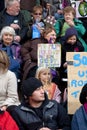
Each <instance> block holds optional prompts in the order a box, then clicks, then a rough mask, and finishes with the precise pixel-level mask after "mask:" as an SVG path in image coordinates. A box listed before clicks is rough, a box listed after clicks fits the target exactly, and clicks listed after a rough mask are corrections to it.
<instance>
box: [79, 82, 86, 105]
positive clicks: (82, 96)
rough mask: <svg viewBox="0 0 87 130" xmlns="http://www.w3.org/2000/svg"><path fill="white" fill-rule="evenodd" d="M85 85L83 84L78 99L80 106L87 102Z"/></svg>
mask: <svg viewBox="0 0 87 130" xmlns="http://www.w3.org/2000/svg"><path fill="white" fill-rule="evenodd" d="M86 97H87V84H85V85H84V86H83V88H82V90H81V93H80V97H79V100H80V103H81V104H84V103H86V102H87V99H86Z"/></svg>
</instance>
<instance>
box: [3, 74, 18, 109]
mask: <svg viewBox="0 0 87 130" xmlns="http://www.w3.org/2000/svg"><path fill="white" fill-rule="evenodd" d="M7 86H8V87H7V95H6V100H5V101H4V102H3V104H2V106H4V105H7V106H10V105H18V104H19V101H18V93H17V79H16V76H15V74H14V73H13V72H10V73H9V74H8V85H7Z"/></svg>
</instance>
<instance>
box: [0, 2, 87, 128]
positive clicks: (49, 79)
mask: <svg viewBox="0 0 87 130" xmlns="http://www.w3.org/2000/svg"><path fill="white" fill-rule="evenodd" d="M80 2H84V0H81V1H80ZM86 34H87V18H86V17H85V18H84V19H82V18H77V17H76V10H75V8H74V7H72V1H70V0H0V85H1V86H0V110H1V111H6V112H7V111H8V112H9V113H10V115H11V116H12V117H13V119H14V120H15V121H16V123H17V125H18V127H19V128H18V127H17V126H16V124H15V127H16V128H15V129H19V130H70V129H72V130H80V129H81V130H82V129H84V130H86V129H87V126H86V125H85V122H84V120H82V122H83V124H84V126H85V127H82V126H81V124H80V123H77V122H78V120H79V118H78V112H76V113H75V115H74V116H73V120H72V117H71V121H70V120H69V116H68V114H67V113H66V111H67V81H66V82H63V79H64V78H65V79H67V61H66V53H67V52H87V36H86ZM41 43H43V44H47V43H49V44H61V66H60V67H51V68H46V67H38V44H41ZM42 86H43V88H42ZM85 87H86V89H85V90H84V89H82V93H81V94H83V92H84V91H86V90H87V85H85ZM34 92H35V93H34ZM44 92H45V96H43V93H44ZM84 93H85V92H84ZM39 94H42V99H39V98H38V96H39ZM35 96H36V97H35ZM18 98H19V99H18ZM36 98H37V100H40V101H38V102H40V103H37V104H35V102H34V101H36ZM84 98H85V101H82V100H84V99H82V97H81V95H80V102H81V104H83V106H82V108H80V110H79V112H80V111H81V113H80V114H79V115H80V117H83V118H82V119H84V115H85V116H87V115H86V114H87V113H86V112H87V105H86V104H87V103H86V102H87V94H85V97H84ZM50 100H51V101H50ZM54 100H55V102H57V103H55V102H54ZM19 104H20V105H19ZM58 104H60V105H58ZM47 105H48V106H47ZM17 106H18V107H17ZM38 107H39V108H38ZM47 108H48V110H47V114H48V115H46V110H45V109H47ZM57 109H58V110H57ZM85 110H86V112H85V114H84V115H83V114H82V111H85ZM52 111H53V112H52ZM54 111H55V112H54ZM8 112H7V113H6V114H9V113H8ZM28 112H29V113H28ZM43 112H45V114H43ZM1 113H2V112H1ZM20 114H21V116H20ZM26 114H29V118H30V119H28V117H26ZM33 114H35V115H34V116H33ZM37 114H38V116H37ZM55 114H56V115H55ZM63 114H64V115H63ZM49 115H50V116H49ZM23 116H24V118H23ZM63 116H64V117H63ZM33 118H34V119H33ZM59 118H60V119H59ZM48 119H49V120H48ZM52 119H53V120H52ZM28 121H29V124H28ZM42 121H44V124H43V123H42ZM47 121H48V122H47ZM52 121H53V122H52ZM65 122H66V123H65ZM79 122H80V121H79ZM22 123H23V124H22ZM51 123H52V124H51ZM75 123H77V124H75ZM32 124H33V125H34V127H33V126H32ZM74 124H75V125H74ZM86 124H87V123H86ZM77 125H78V126H77ZM38 126H39V127H38ZM8 130H10V128H9V129H8Z"/></svg>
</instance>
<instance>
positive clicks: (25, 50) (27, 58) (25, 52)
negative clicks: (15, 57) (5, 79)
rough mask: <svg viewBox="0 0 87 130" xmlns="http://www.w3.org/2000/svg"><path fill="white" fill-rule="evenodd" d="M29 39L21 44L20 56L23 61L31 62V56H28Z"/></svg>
mask: <svg viewBox="0 0 87 130" xmlns="http://www.w3.org/2000/svg"><path fill="white" fill-rule="evenodd" d="M30 45H31V43H30V41H28V42H26V43H25V44H24V45H22V46H21V56H22V59H23V61H24V62H26V61H27V62H29V63H31V56H30V49H31V47H30Z"/></svg>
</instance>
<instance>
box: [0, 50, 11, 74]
mask: <svg viewBox="0 0 87 130" xmlns="http://www.w3.org/2000/svg"><path fill="white" fill-rule="evenodd" d="M9 64H10V62H9V58H8V56H7V54H6V52H5V51H3V50H0V70H1V71H3V73H4V72H5V71H7V70H8V67H9Z"/></svg>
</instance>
